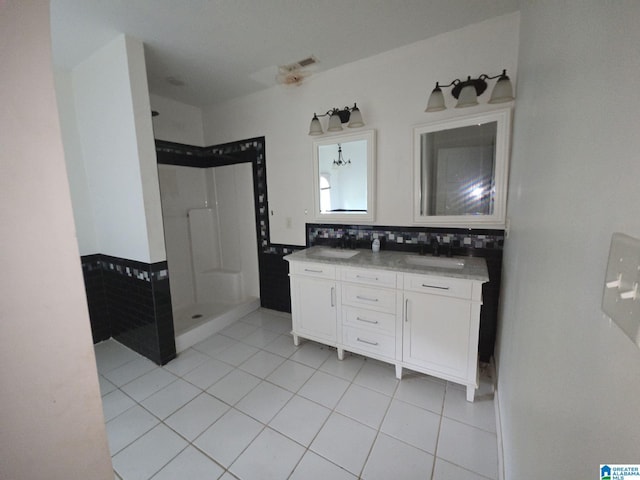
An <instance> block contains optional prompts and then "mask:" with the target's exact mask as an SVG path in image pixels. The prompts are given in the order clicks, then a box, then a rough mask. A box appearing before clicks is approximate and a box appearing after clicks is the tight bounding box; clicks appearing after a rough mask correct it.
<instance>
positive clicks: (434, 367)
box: [402, 274, 482, 402]
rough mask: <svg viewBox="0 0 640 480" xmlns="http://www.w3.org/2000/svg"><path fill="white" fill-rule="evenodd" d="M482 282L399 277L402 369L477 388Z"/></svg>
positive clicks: (470, 392)
mask: <svg viewBox="0 0 640 480" xmlns="http://www.w3.org/2000/svg"><path fill="white" fill-rule="evenodd" d="M481 298H482V282H479V281H473V280H461V279H456V278H447V277H439V276H438V277H436V276H430V275H410V274H405V275H404V322H403V323H404V328H403V348H402V364H403V366H404V367H407V368H409V369H411V370H416V371H419V372H424V373H428V374H429V375H433V376H436V377H440V378H445V379H447V380H451V381H453V382H456V383H460V384H463V385H466V387H467V400H469V401H470V402H471V401H473V396H474V393H475V389H476V385H477V365H478V359H477V355H478V332H479V328H480V306H481V304H482V301H481Z"/></svg>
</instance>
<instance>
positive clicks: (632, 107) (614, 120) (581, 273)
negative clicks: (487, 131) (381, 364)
mask: <svg viewBox="0 0 640 480" xmlns="http://www.w3.org/2000/svg"><path fill="white" fill-rule="evenodd" d="M521 22H522V23H521V37H520V53H519V65H518V72H519V82H518V99H517V106H516V115H515V124H514V144H513V154H512V162H511V183H510V196H509V204H508V215H509V217H510V218H511V232H510V236H509V238H508V240H507V241H506V248H505V258H504V263H503V265H504V276H503V280H502V285H503V292H502V293H501V299H502V315H501V332H500V338H499V348H498V352H499V372H498V377H499V400H500V404H501V409H502V427H503V435H504V441H505V461H506V471H507V475H506V478H507V479H533V478H598V477H597V476H598V467H599V464H600V463H638V461H640V460H639V458H640V457H638V446H639V445H640V414H639V413H638V399H639V398H640V350H639V349H638V348H636V347H635V346H634V345H633V343H632V342H631V341H630V340H629V339H628V338H627V337H626V336H625V335H624V334H623V333H622V332H621V331H620V330H619V329H618V328H617V327H616V326H615V325H614V326H611V325H610V324H609V322H608V320H607V319H606V318H604V316H603V314H602V312H601V309H600V303H601V297H602V290H603V281H604V276H605V269H606V262H607V256H608V250H609V242H610V239H611V234H612V233H613V232H616V231H621V232H625V233H627V234H629V235H632V236H636V237H640V209H639V208H638V199H637V195H638V191H639V188H638V187H639V179H640V158H639V155H640V153H639V152H640V135H638V112H639V111H640V96H638V95H637V94H636V92H637V89H638V78H639V77H640V63H639V62H638V45H640V29H638V24H640V3H638V2H637V1H632V0H626V1H622V0H621V1H601V0H589V1H587V0H573V1H566V2H522V11H521Z"/></svg>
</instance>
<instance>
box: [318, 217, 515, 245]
mask: <svg viewBox="0 0 640 480" xmlns="http://www.w3.org/2000/svg"><path fill="white" fill-rule="evenodd" d="M459 230H460V229H424V228H419V227H379V226H360V225H355V226H346V225H323V224H312V223H308V224H307V245H308V246H311V245H332V244H335V242H336V241H338V240H339V239H340V238H341V237H343V236H344V235H349V236H355V237H356V238H357V239H358V248H367V246H368V245H370V244H371V242H372V241H373V240H374V239H376V238H378V239H380V240H381V243H382V244H383V245H385V246H386V247H387V248H388V249H390V250H407V251H413V250H417V249H419V248H420V245H421V244H422V245H425V246H428V245H430V244H431V241H432V240H434V239H435V240H437V241H438V243H439V244H440V245H445V246H447V245H452V246H453V247H455V248H463V249H491V250H493V249H496V250H502V247H503V246H504V232H503V231H502V230H478V231H476V230H462V231H459Z"/></svg>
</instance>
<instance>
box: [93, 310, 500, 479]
mask: <svg viewBox="0 0 640 480" xmlns="http://www.w3.org/2000/svg"><path fill="white" fill-rule="evenodd" d="M290 329H291V318H290V316H287V315H285V314H281V313H278V312H272V311H269V310H264V309H261V310H257V311H256V312H253V313H251V314H249V315H248V316H246V317H244V318H242V319H241V320H239V321H238V322H236V323H234V324H233V325H231V326H229V327H228V328H226V329H225V330H223V331H221V332H219V333H218V334H216V335H213V336H211V337H209V338H207V339H204V340H203V341H202V342H200V343H199V344H197V345H194V346H193V347H192V348H190V349H188V350H186V351H184V352H182V353H181V354H180V355H179V357H178V358H176V359H175V360H173V361H171V362H170V363H169V364H167V365H165V366H164V367H157V366H156V365H154V364H153V363H152V362H150V361H148V360H146V359H144V358H142V357H140V356H139V355H137V354H136V353H134V352H132V351H131V350H129V349H127V348H126V347H124V346H122V345H120V344H118V343H117V342H115V341H113V340H109V341H106V342H103V343H101V344H98V345H96V347H95V351H96V358H97V362H98V372H99V374H100V388H101V392H102V400H103V408H104V416H105V421H106V425H107V433H108V437H109V448H110V449H111V454H112V457H113V467H114V470H115V472H116V475H115V478H116V479H123V480H138V479H140V480H147V479H153V480H167V479H176V478H184V479H188V480H199V479H207V480H210V479H221V480H232V479H241V480H256V479H259V480H267V479H276V480H281V479H282V480H284V479H291V480H301V479H304V480H314V479H323V480H324V479H332V480H341V479H344V480H348V479H351V480H353V479H357V478H361V479H365V480H377V479H390V478H398V479H403V480H410V479H432V480H433V479H436V480H449V479H456V480H483V479H485V480H486V479H487V478H489V479H494V480H495V479H496V478H497V468H498V465H497V463H498V460H497V446H496V431H495V418H494V410H493V400H492V398H491V395H490V394H481V395H480V396H479V398H477V399H476V401H475V402H474V403H468V402H467V401H466V400H465V390H464V389H463V388H462V387H460V386H458V385H455V384H451V383H447V382H444V381H441V380H438V379H435V378H432V377H428V376H425V375H420V374H413V373H411V372H407V373H405V376H404V378H403V379H402V381H398V380H396V378H395V375H394V367H393V366H391V365H388V364H385V363H381V362H377V361H375V360H371V359H365V358H363V357H360V356H356V355H347V356H346V357H345V360H344V361H339V360H338V359H337V356H336V352H335V350H332V349H331V348H328V347H324V346H322V345H318V344H316V343H313V342H305V343H303V344H302V345H301V346H300V347H295V346H294V345H293V341H292V338H291V336H290V335H289V334H288V332H289V330H290ZM405 372H406V371H405Z"/></svg>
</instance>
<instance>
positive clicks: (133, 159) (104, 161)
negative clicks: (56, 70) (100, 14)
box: [63, 35, 166, 263]
mask: <svg viewBox="0 0 640 480" xmlns="http://www.w3.org/2000/svg"><path fill="white" fill-rule="evenodd" d="M72 82H73V85H72V86H73V93H74V101H75V112H76V119H77V130H78V134H79V138H80V145H81V148H82V156H83V162H84V166H85V172H86V177H87V185H88V191H89V195H90V197H91V206H92V209H93V215H92V216H93V219H94V221H93V223H94V226H95V231H96V238H97V247H98V249H99V253H103V254H107V255H113V256H117V257H124V258H128V259H131V260H139V261H143V262H148V263H153V262H158V261H162V260H165V258H166V256H165V247H164V236H163V233H162V214H161V207H160V193H159V189H158V178H157V175H158V174H157V168H156V157H155V147H154V142H153V130H152V125H151V115H150V110H151V107H150V104H149V95H148V91H147V77H146V70H145V64H144V50H143V46H142V43H141V42H139V41H137V40H134V39H132V38H129V37H125V36H124V35H120V36H118V37H117V38H116V39H114V40H113V41H111V42H110V43H109V44H107V45H105V46H104V47H103V48H101V49H100V50H98V51H97V52H95V53H94V54H93V55H92V56H91V57H89V58H88V59H86V60H85V61H84V62H82V63H81V64H80V65H78V66H77V67H76V68H75V69H74V70H73V71H72ZM65 110H66V108H65ZM63 120H65V118H63ZM71 131H72V130H71V128H68V129H66V131H65V132H71ZM67 143H69V142H67ZM71 180H72V181H74V182H75V180H76V179H75V178H74V177H71ZM81 188H82V187H75V186H74V191H78V190H80V189H81ZM75 207H76V208H80V209H84V208H85V207H84V206H83V205H77V204H76V205H75ZM86 216H87V217H88V215H86ZM77 217H78V215H77ZM83 228H84V227H83ZM92 253H95V252H92Z"/></svg>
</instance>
